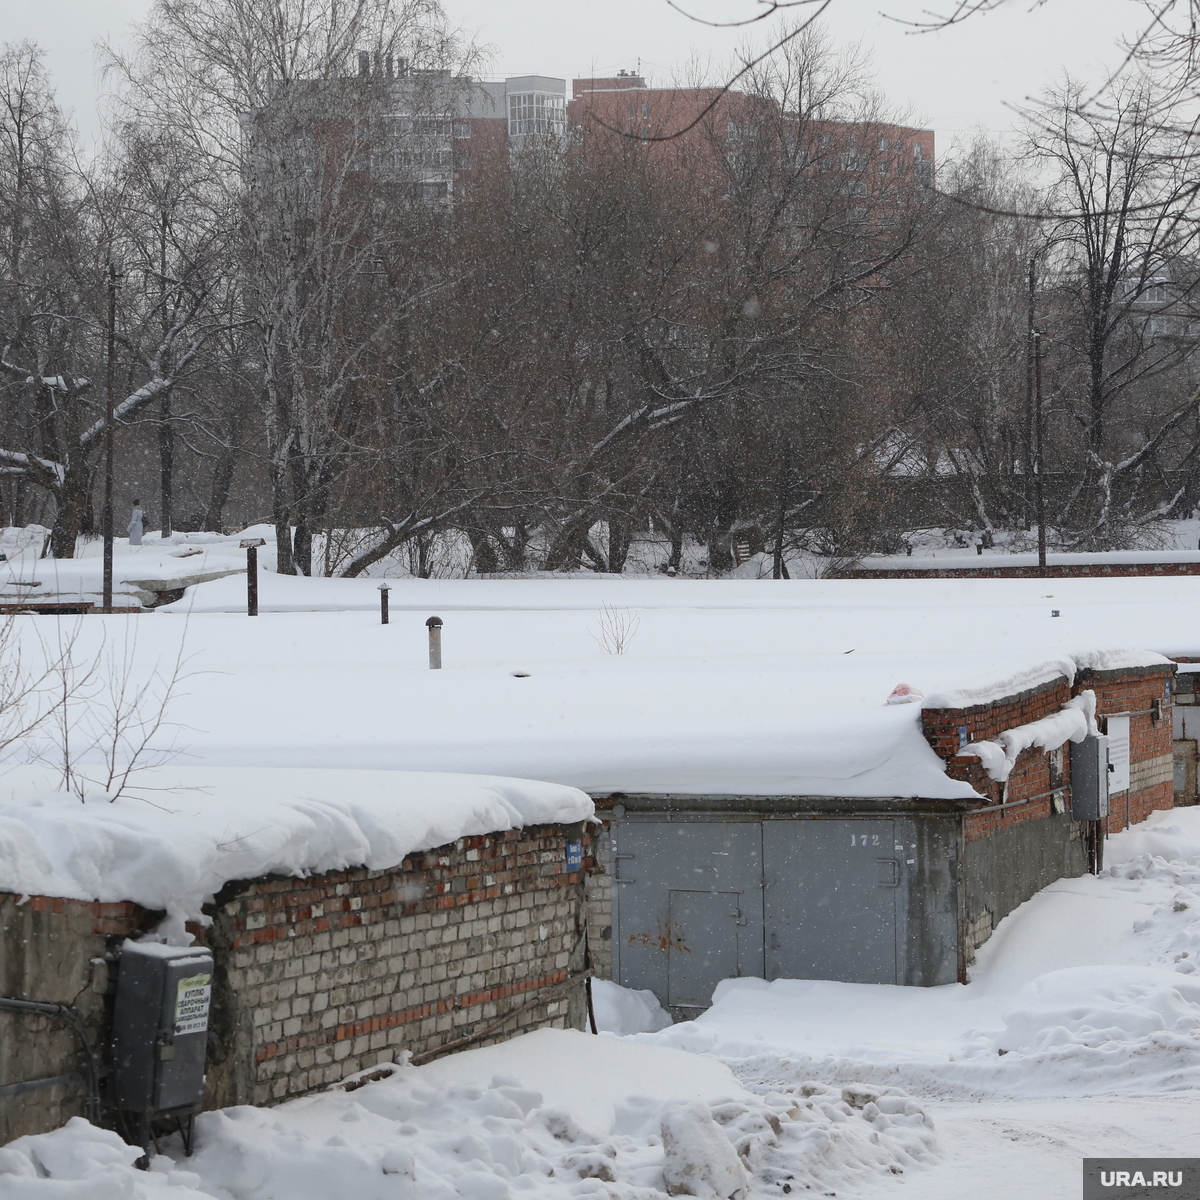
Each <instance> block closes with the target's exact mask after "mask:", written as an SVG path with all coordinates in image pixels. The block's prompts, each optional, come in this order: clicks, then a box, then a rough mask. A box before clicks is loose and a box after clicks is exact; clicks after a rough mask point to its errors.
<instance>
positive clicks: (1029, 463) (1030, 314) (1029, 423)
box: [1025, 251, 1037, 528]
mask: <svg viewBox="0 0 1200 1200" xmlns="http://www.w3.org/2000/svg"><path fill="white" fill-rule="evenodd" d="M1036 297H1037V252H1036V251H1035V252H1034V253H1033V254H1031V255H1030V256H1029V297H1028V304H1027V307H1026V312H1025V328H1026V341H1025V519H1026V520H1027V521H1028V520H1029V519H1030V517H1031V516H1032V515H1033V514H1032V513H1030V511H1029V501H1030V496H1029V479H1030V476H1031V475H1032V474H1033V463H1034V441H1035V437H1036V435H1035V434H1034V431H1033V424H1034V416H1033V410H1034V401H1033V391H1034V380H1033V375H1034V364H1033V360H1034V356H1035V354H1036V351H1035V349H1034V341H1035V339H1036V338H1037V334H1036V332H1035V331H1034V314H1035V310H1036V306H1037V300H1036ZM1035 486H1036V485H1035ZM1028 527H1029V526H1028V525H1027V526H1026V528H1028Z"/></svg>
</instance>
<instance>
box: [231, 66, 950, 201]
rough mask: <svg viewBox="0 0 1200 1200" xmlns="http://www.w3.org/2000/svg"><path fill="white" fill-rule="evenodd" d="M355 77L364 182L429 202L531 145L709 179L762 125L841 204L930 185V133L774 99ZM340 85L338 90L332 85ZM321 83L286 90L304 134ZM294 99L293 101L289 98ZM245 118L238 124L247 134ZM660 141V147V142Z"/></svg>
mask: <svg viewBox="0 0 1200 1200" xmlns="http://www.w3.org/2000/svg"><path fill="white" fill-rule="evenodd" d="M358 77H359V78H361V79H363V80H365V81H369V82H371V83H373V84H379V83H381V82H382V83H383V85H384V94H385V96H386V102H385V104H384V106H383V107H384V109H385V110H386V112H385V115H383V116H382V117H379V116H377V117H376V120H377V121H378V122H379V123H380V124H379V130H378V133H377V134H373V136H372V147H371V150H370V152H369V154H368V155H366V156H365V157H366V162H365V163H364V165H365V166H366V167H367V169H369V171H370V172H371V174H372V175H374V176H376V177H377V178H384V179H386V180H387V181H389V182H395V183H397V184H408V185H409V186H411V187H413V188H414V189H415V190H416V191H417V193H418V194H420V195H421V196H423V197H425V198H427V199H429V200H448V199H450V198H451V197H454V196H467V197H469V196H470V194H471V191H472V189H473V187H474V186H476V185H477V184H478V182H479V181H480V180H482V179H485V178H487V177H488V174H489V173H490V172H495V171H499V170H501V169H503V168H505V167H506V166H507V164H508V163H509V162H510V161H511V158H512V156H513V155H514V154H517V153H519V152H520V151H521V150H523V149H524V148H525V147H527V146H528V145H529V144H530V143H531V142H534V141H537V142H545V141H549V142H550V143H551V144H554V143H558V144H559V145H560V146H561V147H562V149H563V151H564V152H569V150H570V148H571V147H573V146H578V145H582V144H585V143H586V142H587V141H588V140H589V139H594V138H605V137H614V136H621V135H623V136H627V137H631V138H635V139H639V140H641V141H643V142H644V143H645V144H646V147H647V150H648V151H650V152H652V153H655V154H657V155H659V156H660V157H661V158H662V159H663V160H664V161H673V162H675V163H677V164H678V165H679V166H680V167H684V166H685V165H686V167H687V169H689V170H691V171H696V170H699V171H700V172H701V174H703V171H704V168H705V164H706V163H707V164H708V166H709V167H710V168H711V169H712V170H713V171H714V172H715V171H716V169H717V167H718V165H719V164H718V156H719V155H720V156H725V157H726V158H728V156H730V155H736V154H739V153H744V152H746V151H747V149H748V147H749V144H750V141H751V140H752V139H753V138H754V137H755V136H757V135H756V132H755V131H756V129H761V128H762V127H763V125H764V122H765V123H767V124H773V125H774V127H775V128H776V130H777V131H778V133H779V134H780V139H779V144H780V145H782V146H783V148H784V153H785V154H786V155H787V156H788V158H789V160H790V162H791V163H792V164H793V165H797V164H798V165H800V166H801V167H802V168H803V169H806V170H813V171H821V172H824V171H833V172H838V173H839V175H842V176H844V177H845V179H844V182H843V184H842V190H843V191H844V192H845V193H846V194H847V195H850V196H854V195H862V196H864V197H865V196H872V197H875V198H876V199H883V200H886V199H887V198H888V196H889V195H898V194H900V193H902V192H903V191H905V190H907V189H911V188H914V187H921V186H926V187H927V186H929V185H931V184H932V181H933V168H934V135H933V132H932V131H931V130H928V129H913V128H909V127H906V126H899V125H892V124H883V123H868V122H859V123H847V122H837V121H815V120H809V119H804V120H802V119H800V118H799V117H797V116H795V115H793V114H789V113H787V112H785V111H783V110H781V109H780V108H779V106H778V105H777V104H775V103H774V102H773V101H770V100H765V99H763V98H761V97H758V96H753V95H750V94H748V93H746V92H738V91H734V90H730V91H725V90H724V89H721V88H713V87H668V88H656V87H650V86H649V85H648V84H647V82H646V80H645V79H644V78H643V77H642V76H640V75H632V74H627V73H619V74H617V75H615V76H610V77H605V78H591V79H583V78H581V79H575V80H573V81H572V84H571V93H570V97H569V98H568V95H567V81H566V80H565V79H559V78H556V77H554V76H547V75H517V76H511V77H509V78H507V79H503V80H499V81H491V80H475V79H471V78H469V77H466V76H453V75H451V73H450V72H449V71H445V70H442V71H428V70H426V71H414V70H409V69H408V68H407V66H406V65H405V64H404V63H403V62H402V61H396V62H394V63H393V62H392V61H390V60H389V61H381V60H380V59H379V58H378V57H377V56H376V57H374V58H373V57H372V56H371V55H368V54H362V55H360V56H359V63H358ZM341 82H342V85H343V86H344V85H345V83H346V82H349V83H351V84H353V80H351V81H341ZM328 86H329V85H327V84H320V83H304V84H300V85H293V87H296V88H297V90H298V92H299V94H300V95H302V96H303V97H304V99H303V100H302V101H301V104H302V106H307V107H308V108H310V109H311V111H312V112H313V113H314V114H315V115H314V119H313V122H312V128H310V135H312V136H318V135H317V134H316V127H317V126H319V125H320V123H321V122H322V121H324V122H325V123H326V125H327V128H326V131H325V133H324V134H323V135H319V136H324V137H326V138H330V137H336V134H331V133H330V129H331V128H336V119H334V120H333V121H332V122H330V121H329V119H328V117H327V116H326V115H325V114H324V113H323V112H322V94H323V91H324V89H325V88H327V87H328ZM292 94H293V96H295V95H296V93H295V92H294V93H292ZM254 122H255V117H254V116H251V117H249V118H248V121H247V125H248V128H250V127H252V126H253V124H254ZM664 139H665V140H664Z"/></svg>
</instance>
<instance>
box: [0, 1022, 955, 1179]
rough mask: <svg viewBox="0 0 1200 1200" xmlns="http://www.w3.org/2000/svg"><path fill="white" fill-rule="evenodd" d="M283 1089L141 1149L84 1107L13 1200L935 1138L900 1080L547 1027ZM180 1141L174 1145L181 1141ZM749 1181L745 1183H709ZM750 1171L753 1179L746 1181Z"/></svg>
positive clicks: (775, 1170) (35, 1143)
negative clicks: (846, 1081) (140, 1164)
mask: <svg viewBox="0 0 1200 1200" xmlns="http://www.w3.org/2000/svg"><path fill="white" fill-rule="evenodd" d="M364 1074H365V1075H366V1076H370V1075H378V1074H384V1075H385V1076H386V1077H385V1078H382V1079H377V1080H374V1081H368V1080H367V1079H366V1078H363V1077H362V1076H360V1077H359V1078H352V1079H350V1080H348V1081H346V1082H345V1083H343V1084H342V1085H340V1086H339V1087H336V1088H334V1089H331V1090H330V1091H329V1092H326V1093H324V1094H321V1095H316V1096H309V1097H305V1098H303V1099H300V1100H293V1101H291V1102H290V1103H287V1104H282V1105H279V1106H278V1107H276V1108H271V1109H257V1108H250V1107H239V1108H230V1109H224V1110H220V1111H217V1112H208V1113H202V1114H201V1115H200V1116H199V1117H198V1118H197V1121H196V1146H197V1148H196V1153H195V1155H194V1156H193V1157H192V1158H190V1159H182V1158H181V1157H179V1156H178V1146H177V1145H174V1144H172V1145H171V1150H170V1153H169V1154H162V1155H158V1156H156V1157H154V1158H152V1160H151V1169H150V1171H149V1172H148V1173H141V1172H137V1171H135V1170H134V1169H133V1168H132V1166H131V1165H130V1164H131V1163H132V1161H133V1159H134V1158H136V1156H137V1154H138V1153H139V1151H138V1150H137V1149H136V1148H130V1147H127V1146H125V1145H124V1144H123V1143H122V1142H121V1141H120V1139H119V1138H117V1136H116V1135H115V1134H112V1133H102V1132H101V1131H99V1130H97V1129H95V1128H94V1127H93V1126H90V1125H88V1124H87V1122H85V1121H83V1120H82V1119H80V1118H75V1119H74V1120H72V1121H71V1122H70V1123H69V1124H68V1125H67V1126H65V1127H64V1128H63V1129H60V1130H57V1131H56V1132H54V1133H50V1134H42V1135H38V1136H34V1137H24V1138H18V1139H17V1140H16V1141H14V1142H11V1143H10V1144H9V1145H8V1146H7V1147H6V1148H4V1149H3V1150H0V1192H3V1194H4V1195H5V1196H6V1197H9V1196H11V1197H13V1198H14V1200H50V1197H53V1198H54V1200H93V1197H95V1196H97V1195H99V1194H102V1193H101V1186H102V1185H106V1186H107V1187H108V1189H109V1190H108V1191H105V1192H103V1194H105V1195H108V1194H112V1195H114V1196H116V1195H120V1196H122V1197H127V1198H128V1200H195V1198H196V1197H200V1196H203V1197H211V1196H216V1197H223V1198H224V1197H229V1196H236V1197H238V1200H272V1198H278V1197H283V1196H286V1197H287V1198H288V1200H329V1198H330V1197H332V1196H356V1197H380V1198H382V1197H385V1196H386V1197H392V1198H395V1200H418V1198H419V1200H510V1198H511V1197H514V1196H527V1197H529V1198H530V1200H557V1198H559V1197H562V1196H565V1195H569V1196H576V1197H594V1198H596V1200H601V1198H605V1200H615V1198H618V1197H619V1198H620V1200H666V1196H667V1191H666V1189H667V1188H668V1187H669V1186H670V1185H671V1183H672V1181H674V1182H675V1183H676V1185H678V1182H679V1181H682V1180H686V1181H688V1182H689V1184H690V1187H689V1191H688V1194H689V1195H693V1196H696V1197H704V1196H708V1197H712V1198H715V1197H716V1196H718V1194H719V1195H720V1196H721V1197H722V1200H724V1198H725V1197H727V1196H729V1195H730V1194H732V1195H735V1196H738V1197H744V1196H746V1195H748V1194H749V1190H750V1188H753V1191H754V1194H756V1195H757V1194H769V1195H779V1194H781V1193H783V1192H784V1190H785V1188H786V1190H787V1191H789V1192H791V1193H792V1194H797V1193H805V1192H808V1191H810V1190H816V1191H817V1192H818V1193H821V1192H824V1193H827V1194H828V1193H830V1192H833V1191H839V1190H843V1189H845V1188H847V1187H849V1188H851V1189H853V1187H854V1185H855V1184H856V1183H857V1184H862V1183H864V1182H866V1181H867V1180H870V1179H872V1178H878V1177H881V1176H882V1177H884V1178H889V1179H890V1178H892V1177H894V1176H903V1175H905V1174H907V1173H909V1172H911V1171H912V1170H913V1169H914V1168H916V1167H917V1166H919V1164H921V1163H923V1162H928V1161H929V1160H930V1159H931V1158H932V1157H933V1155H934V1154H935V1153H936V1139H935V1135H934V1131H933V1128H932V1124H931V1122H930V1121H929V1118H928V1117H927V1115H926V1114H925V1112H924V1110H923V1108H922V1106H921V1105H920V1104H919V1103H918V1102H916V1101H914V1100H913V1099H912V1098H911V1097H909V1096H905V1095H902V1094H900V1093H898V1092H896V1091H895V1090H894V1089H883V1090H880V1089H878V1088H869V1087H866V1086H865V1085H858V1086H855V1087H844V1088H842V1087H839V1088H833V1087H827V1086H825V1085H822V1084H817V1083H805V1084H802V1085H800V1086H797V1087H796V1088H794V1089H790V1090H788V1091H782V1092H775V1091H764V1092H761V1093H755V1092H753V1091H750V1090H749V1089H747V1088H745V1087H743V1086H742V1085H740V1084H739V1083H738V1082H737V1080H736V1079H735V1078H734V1076H733V1075H732V1074H731V1073H730V1071H729V1069H728V1068H727V1067H726V1066H724V1065H723V1064H721V1063H719V1062H717V1061H716V1060H714V1059H711V1058H703V1057H696V1056H693V1055H687V1054H683V1053H680V1052H679V1051H676V1050H670V1049H665V1048H663V1047H658V1046H640V1045H637V1044H634V1043H630V1042H622V1041H618V1040H615V1039H612V1038H604V1037H592V1036H590V1035H588V1034H581V1033H575V1032H569V1031H564V1030H541V1031H539V1032H537V1033H531V1034H527V1035H525V1036H523V1037H519V1038H514V1039H513V1040H511V1041H509V1042H506V1043H504V1044H503V1045H500V1046H491V1047H488V1048H486V1049H483V1050H469V1051H465V1052H463V1053H461V1054H456V1055H453V1056H451V1057H450V1058H446V1059H442V1060H441V1061H439V1062H436V1063H432V1064H429V1065H428V1066H423V1067H411V1066H407V1065H404V1064H399V1065H397V1066H396V1067H394V1068H392V1069H390V1073H389V1068H388V1067H384V1068H382V1070H380V1069H378V1068H377V1069H376V1070H375V1071H370V1072H366V1073H364ZM164 1148H165V1147H164ZM730 1181H732V1183H733V1186H735V1187H739V1190H738V1191H736V1192H733V1193H730V1192H726V1191H722V1192H720V1193H718V1192H717V1191H714V1190H712V1186H713V1185H714V1184H718V1183H720V1182H730ZM739 1185H744V1189H745V1190H743V1187H742V1186H739Z"/></svg>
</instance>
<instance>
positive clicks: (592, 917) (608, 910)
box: [587, 821, 613, 979]
mask: <svg viewBox="0 0 1200 1200" xmlns="http://www.w3.org/2000/svg"><path fill="white" fill-rule="evenodd" d="M593 837H594V847H595V849H594V854H595V865H594V866H593V868H592V870H591V871H590V872H588V877H587V931H588V948H589V950H590V952H591V960H592V969H593V970H594V971H595V972H596V977H597V978H598V979H611V978H612V977H613V975H612V964H613V953H612V937H613V928H612V889H613V882H612V835H611V834H610V833H609V827H608V822H607V821H606V822H605V823H604V825H603V826H602V827H601V828H600V829H599V830H598V831H597V832H596V833H595V834H594V835H593Z"/></svg>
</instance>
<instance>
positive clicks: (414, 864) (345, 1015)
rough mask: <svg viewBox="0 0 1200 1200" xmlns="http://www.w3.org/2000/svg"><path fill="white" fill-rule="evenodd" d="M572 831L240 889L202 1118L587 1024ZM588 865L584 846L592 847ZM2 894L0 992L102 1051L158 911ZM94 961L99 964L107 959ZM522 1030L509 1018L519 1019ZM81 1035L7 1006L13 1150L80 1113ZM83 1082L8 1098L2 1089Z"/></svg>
mask: <svg viewBox="0 0 1200 1200" xmlns="http://www.w3.org/2000/svg"><path fill="white" fill-rule="evenodd" d="M578 836H579V835H578V833H577V832H575V830H574V829H571V830H569V831H568V830H565V829H563V828H562V827H559V826H544V827H535V828H529V829H524V830H512V831H509V832H507V833H496V834H491V835H487V836H481V837H470V838H463V839H460V840H459V841H457V842H455V843H453V844H451V845H448V846H442V847H439V848H437V849H435V850H430V851H428V852H424V853H421V854H415V855H413V856H411V857H410V858H407V859H405V860H404V862H403V863H401V864H400V865H399V866H397V867H393V868H390V869H388V870H382V871H369V870H366V869H357V870H347V871H336V872H329V873H327V874H324V875H319V876H313V877H311V878H309V879H305V880H298V879H294V878H275V877H272V878H266V879H257V880H251V881H244V882H240V883H237V884H232V885H229V886H228V887H227V888H226V889H225V891H224V892H223V893H222V894H221V895H220V896H218V897H217V903H216V904H215V905H214V906H212V913H211V915H212V917H213V923H212V925H211V926H210V927H208V928H204V929H202V928H199V927H189V928H191V929H192V932H193V933H195V934H196V935H197V941H198V942H200V943H202V944H205V945H208V946H209V947H211V949H212V950H213V957H214V966H215V979H214V993H213V1009H212V1014H211V1020H210V1029H209V1042H208V1067H207V1085H206V1089H205V1107H207V1108H215V1107H221V1106H224V1105H229V1104H239V1103H246V1104H267V1103H271V1102H274V1101H279V1100H283V1099H286V1098H288V1097H291V1096H297V1095H302V1094H304V1093H305V1092H309V1091H312V1090H314V1089H319V1088H323V1087H325V1086H327V1085H328V1084H329V1083H333V1082H336V1081H338V1080H340V1079H342V1078H344V1077H345V1076H346V1075H348V1074H350V1073H351V1072H354V1071H357V1070H360V1069H362V1068H363V1067H368V1066H372V1065H374V1064H375V1063H376V1062H378V1061H379V1060H380V1059H383V1058H391V1057H394V1056H395V1055H396V1054H397V1053H398V1052H399V1051H401V1050H410V1051H412V1052H414V1053H415V1054H417V1055H421V1054H423V1053H428V1052H431V1051H435V1050H437V1049H438V1048H439V1047H441V1046H443V1045H446V1044H447V1043H451V1042H455V1041H457V1040H458V1039H460V1038H463V1037H469V1036H471V1035H474V1034H477V1033H479V1032H480V1031H482V1030H485V1029H488V1028H490V1027H492V1026H496V1028H495V1029H494V1030H493V1031H492V1032H491V1033H490V1034H489V1035H488V1036H486V1037H483V1038H480V1039H479V1040H478V1041H477V1042H473V1043H472V1044H474V1045H486V1044H488V1043H490V1042H495V1041H502V1040H504V1039H505V1038H507V1037H511V1036H512V1035H513V1034H515V1033H522V1032H526V1031H528V1030H530V1029H535V1028H539V1027H542V1026H553V1027H559V1028H562V1027H571V1028H577V1029H579V1028H583V1025H584V1021H585V998H584V991H583V986H582V984H577V985H571V984H570V983H569V980H570V978H571V977H573V976H575V975H576V974H577V973H578V972H580V971H581V970H582V969H583V966H584V959H585V954H586V942H585V933H584V926H585V919H586V918H585V902H584V875H585V871H586V869H587V868H588V867H589V866H590V865H591V864H590V862H589V860H588V859H587V858H585V859H584V864H583V865H584V869H585V870H584V871H574V872H568V871H567V870H566V842H567V840H568V837H570V838H572V839H575V838H577V837H578ZM584 842H585V848H584V853H585V855H586V854H587V853H588V849H589V848H588V845H587V838H586V836H585V838H584ZM19 901H20V898H19V897H15V896H10V895H6V894H0V916H2V917H3V919H4V925H3V929H4V935H3V941H2V942H0V946H3V950H4V954H3V958H0V995H6V996H15V997H17V998H21V999H36V1000H51V1001H55V1002H62V1003H69V1004H74V1005H75V1006H76V1008H77V1010H78V1011H79V1012H80V1015H81V1016H82V1018H83V1020H84V1022H85V1024H86V1026H87V1029H88V1032H89V1035H90V1037H91V1038H92V1041H93V1044H94V1045H95V1046H97V1047H98V1048H102V1047H103V1046H104V1045H105V1043H106V1040H107V1036H108V1027H109V1022H110V1019H111V996H112V992H113V990H114V984H115V979H114V980H110V979H109V978H108V976H109V972H108V971H107V969H106V968H105V966H104V965H103V959H104V956H105V953H106V952H108V951H112V950H114V949H116V948H117V947H119V945H120V943H121V942H122V941H123V940H124V938H125V937H128V936H137V935H139V934H140V933H142V932H144V931H146V930H147V929H149V928H151V927H153V925H155V924H156V923H157V922H158V920H160V919H161V917H162V914H161V913H153V912H148V911H146V910H144V909H141V908H138V907H137V906H136V905H133V904H89V903H85V902H81V901H73V900H55V899H48V898H45V897H33V898H32V899H30V900H28V901H27V902H26V903H23V904H22V903H20V902H19ZM93 960H99V961H98V962H94V961H93ZM509 1014H511V1016H509V1019H507V1020H505V1018H506V1016H508V1015H509ZM79 1064H80V1059H79V1054H78V1051H77V1049H76V1044H75V1043H74V1042H73V1040H72V1036H71V1035H70V1033H69V1032H68V1031H66V1030H64V1029H63V1028H62V1027H60V1026H50V1025H48V1024H47V1023H46V1019H45V1018H43V1017H30V1016H26V1015H16V1014H12V1013H6V1012H0V1142H4V1141H8V1140H10V1139H11V1138H13V1137H17V1136H20V1135H21V1134H24V1133H35V1132H43V1131H45V1130H48V1129H53V1128H56V1127H57V1126H58V1125H61V1124H62V1123H63V1121H65V1120H66V1119H67V1118H68V1117H70V1116H73V1115H76V1114H78V1113H81V1112H82V1111H83V1103H84V1096H85V1089H84V1086H83V1082H82V1078H83V1077H82V1072H81V1071H80V1069H79ZM64 1074H70V1075H73V1076H75V1077H76V1078H73V1079H72V1080H71V1082H69V1083H67V1084H64V1085H56V1086H54V1087H50V1088H38V1089H35V1090H33V1091H28V1092H21V1093H20V1094H18V1095H14V1096H9V1097H5V1095H4V1092H3V1089H4V1088H5V1086H6V1085H11V1084H16V1083H25V1082H30V1081H35V1080H40V1079H45V1078H51V1077H57V1076H60V1075H64Z"/></svg>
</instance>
